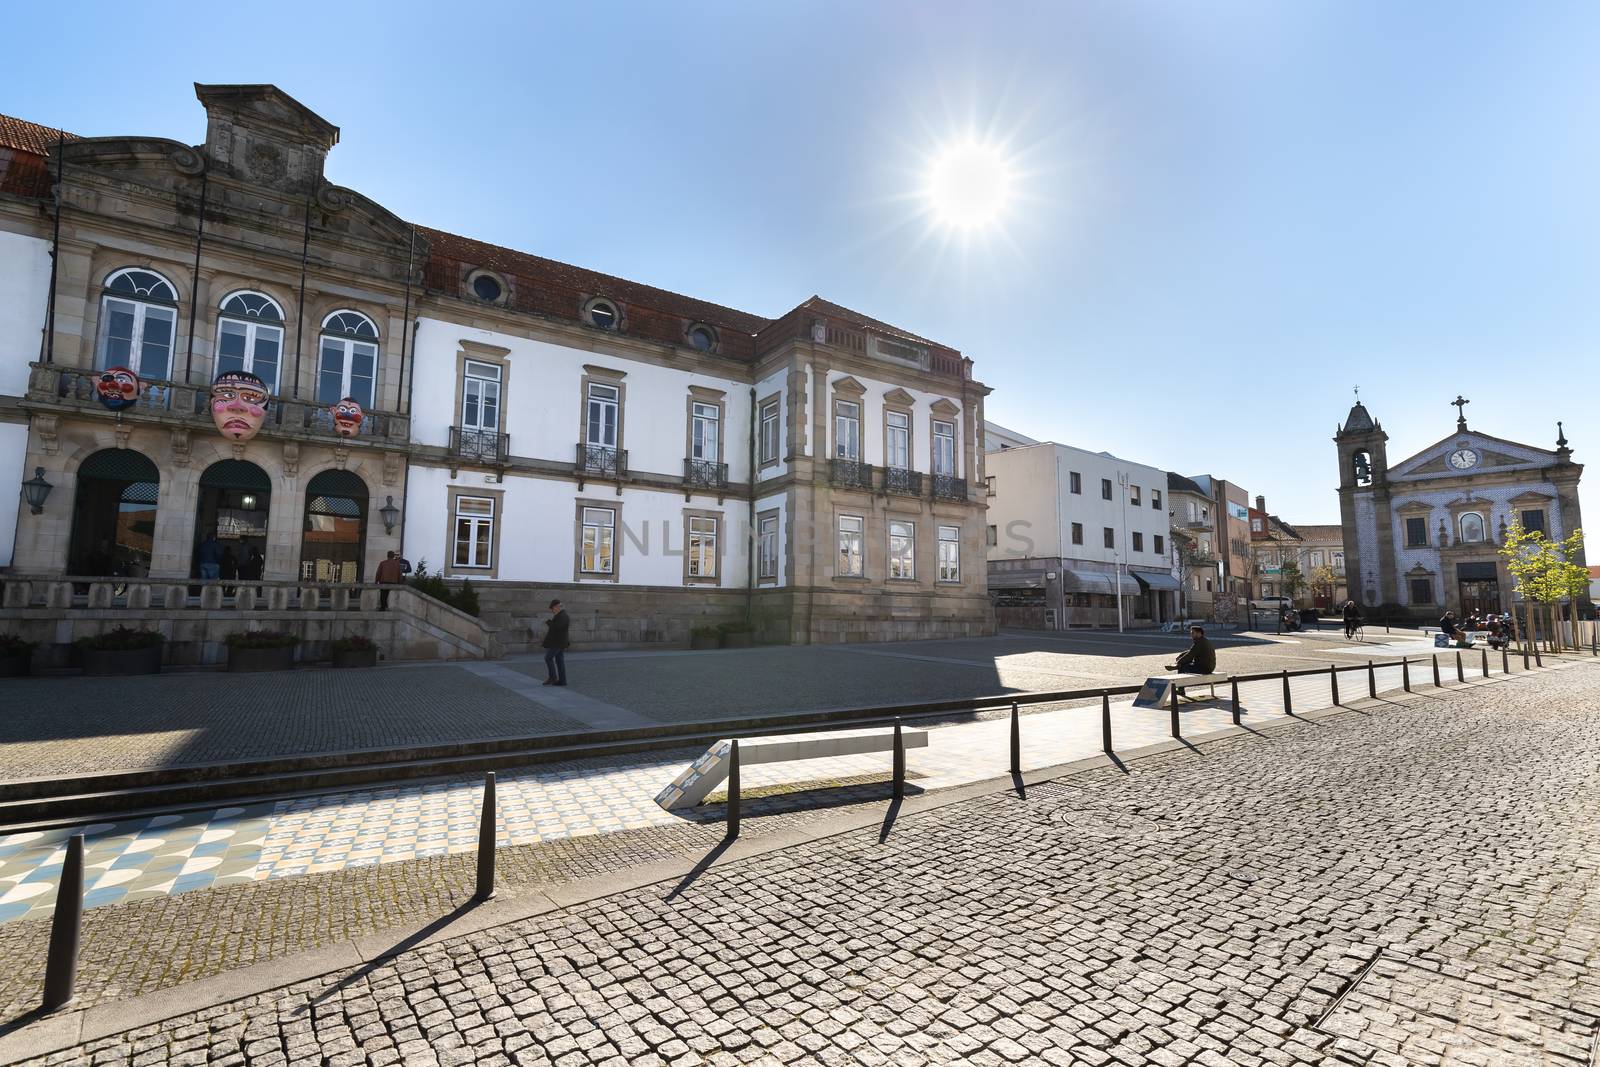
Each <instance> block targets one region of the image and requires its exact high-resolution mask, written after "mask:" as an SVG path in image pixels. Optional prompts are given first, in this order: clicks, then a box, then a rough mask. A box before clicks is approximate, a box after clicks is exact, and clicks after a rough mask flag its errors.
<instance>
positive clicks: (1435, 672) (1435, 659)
mask: <svg viewBox="0 0 1600 1067" xmlns="http://www.w3.org/2000/svg"><path fill="white" fill-rule="evenodd" d="M1443 684H1444V683H1442V682H1440V681H1439V653H1437V652H1435V653H1434V654H1433V687H1434V688H1435V689H1438V688H1440V687H1441V686H1442V685H1443Z"/></svg>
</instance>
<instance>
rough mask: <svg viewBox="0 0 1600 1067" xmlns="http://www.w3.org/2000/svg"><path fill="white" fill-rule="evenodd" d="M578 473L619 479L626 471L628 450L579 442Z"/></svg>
mask: <svg viewBox="0 0 1600 1067" xmlns="http://www.w3.org/2000/svg"><path fill="white" fill-rule="evenodd" d="M578 473H579V474H592V475H593V476H594V477H596V478H606V479H610V480H614V481H621V480H622V479H623V478H624V477H625V476H626V475H627V473H628V450H627V449H626V448H607V447H606V446H604V445H590V444H584V443H582V442H579V444H578Z"/></svg>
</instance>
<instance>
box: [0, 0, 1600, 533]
mask: <svg viewBox="0 0 1600 1067" xmlns="http://www.w3.org/2000/svg"><path fill="white" fill-rule="evenodd" d="M558 8H559V10H558ZM104 10H105V12H108V13H109V12H112V11H115V12H116V15H115V17H109V15H106V14H102V15H98V16H97V15H93V14H91V13H90V12H89V11H88V10H87V9H83V10H72V11H69V9H68V8H66V7H61V6H54V7H52V6H50V5H40V4H32V5H25V6H23V7H22V8H19V9H17V10H13V11H11V12H10V13H9V14H8V16H7V19H8V28H9V29H10V30H11V38H12V39H13V40H14V41H31V42H35V45H36V46H34V47H29V48H26V49H21V48H13V49H11V50H10V53H9V54H8V56H7V62H6V65H5V69H4V70H3V71H0V111H6V112H9V113H11V114H15V115H19V116H22V117H24V118H28V119H32V120H34V121H37V122H43V123H48V124H59V125H62V126H65V127H66V128H67V129H69V130H72V131H74V132H77V133H81V134H85V135H113V134H131V133H146V134H155V135H161V136H168V137H174V138H178V139H181V140H186V141H189V142H198V141H199V140H200V139H201V138H202V136H203V133H204V122H203V115H202V112H201V110H200V108H199V105H198V103H197V102H196V101H195V99H194V96H193V91H192V89H191V87H190V83H191V82H194V81H206V82H256V81H270V82H275V83H277V84H278V85H280V86H282V87H283V88H284V89H285V90H287V91H288V92H289V93H291V94H292V95H294V96H295V97H297V98H298V99H300V100H301V101H303V102H304V103H305V104H307V105H308V106H310V107H311V108H313V109H315V110H316V111H318V112H319V113H321V114H322V115H323V116H324V117H326V118H327V119H329V120H330V121H332V122H334V123H336V124H338V125H339V126H340V127H342V129H343V141H342V143H341V144H340V145H339V146H338V147H337V148H335V149H334V152H333V155H332V157H331V160H330V164H329V175H330V177H331V178H332V179H333V180H335V181H338V182H341V183H343V184H346V185H349V186H352V187H354V188H356V189H359V190H360V191H362V192H363V193H366V194H367V195H369V196H371V197H372V198H374V199H375V200H377V201H379V202H380V203H382V204H384V205H386V206H388V207H389V208H391V209H392V210H394V211H395V212H397V213H398V214H400V215H402V216H403V217H406V218H409V219H412V220H415V221H417V222H422V223H427V224H430V225H433V226H438V227H441V228H445V229H450V230H454V231H456V232H458V233H463V234H467V235H470V236H473V237H479V238H483V239H487V240H492V241H495V242H498V243H501V244H506V245H510V246H513V247H516V248H520V249H525V250H528V251H531V252H536V253H539V254H541V255H546V256H551V257H554V258H557V259H563V260H567V261H570V262H574V263H579V264H582V265H584V266H588V267H592V268H596V269H599V270H604V271H608V272H612V273H615V274H620V275H624V276H626V277H629V278H634V279H637V280H640V281H645V282H649V283H652V284H656V285H660V286H663V287H666V288H670V289H676V290H679V291H682V292H685V293H690V294H693V295H696V296H700V297H703V298H707V299H711V300H716V301H719V302H722V303H725V304H729V305H732V306H734V307H738V308H742V309H745V310H748V311H752V312H756V313H760V314H766V315H777V314H780V313H782V312H783V311H785V310H787V309H788V308H790V307H792V306H794V305H795V304H796V303H798V302H800V301H801V300H803V299H804V298H805V297H807V296H809V295H810V294H812V293H813V292H816V293H820V294H822V295H823V296H825V297H827V298H829V299H831V300H835V301H838V302H840V303H843V304H846V305H849V306H851V307H855V308H858V309H860V310H862V311H864V312H866V313H868V314H871V315H874V316H876V317H879V318H882V319H885V320H888V321H890V322H893V323H896V324H898V325H901V326H903V327H905V328H906V329H909V330H912V331H914V332H917V333H921V334H924V335H926V336H930V337H934V338H937V339H939V340H940V341H943V342H945V343H947V344H950V345H953V346H955V347H958V348H960V349H961V350H962V351H963V352H965V353H966V354H967V355H969V356H971V357H972V358H973V359H974V360H975V361H976V363H977V372H978V375H979V377H980V378H981V379H982V380H983V381H984V382H986V383H987V384H988V385H990V386H991V387H993V389H994V391H995V392H994V395H993V397H991V402H990V407H989V414H990V416H991V417H992V418H994V419H995V420H996V421H999V422H1001V423H1004V424H1007V425H1010V426H1012V427H1013V428H1015V429H1018V430H1021V431H1023V432H1025V433H1029V434H1032V435H1034V436H1037V437H1047V438H1054V439H1056V440H1060V441H1063V442H1066V443H1069V444H1074V445H1078V446H1082V447H1087V448H1092V449H1106V450H1109V451H1112V452H1115V453H1118V454H1121V455H1125V456H1128V457H1129V458H1133V459H1138V460H1141V461H1143V462H1148V463H1153V464H1156V465H1158V466H1162V467H1166V468H1169V469H1176V470H1179V471H1182V472H1186V473H1202V472H1209V473H1212V474H1215V475H1218V476H1220V477H1226V478H1229V479H1232V480H1234V481H1237V482H1239V483H1241V484H1242V485H1244V487H1245V488H1246V489H1247V490H1248V491H1249V492H1250V493H1252V494H1254V493H1257V492H1261V493H1264V494H1265V495H1266V496H1267V499H1268V504H1269V507H1270V508H1271V509H1272V510H1273V511H1276V512H1278V513H1279V514H1281V515H1283V516H1284V517H1285V518H1287V519H1289V520H1291V521H1301V522H1332V521H1335V520H1336V518H1337V513H1338V510H1337V509H1338V505H1337V498H1336V496H1335V494H1334V486H1335V485H1336V483H1337V470H1336V463H1335V459H1334V452H1333V446H1332V444H1331V442H1330V440H1329V438H1330V437H1331V435H1332V433H1333V430H1334V427H1335V424H1336V423H1337V422H1338V421H1339V420H1340V419H1341V418H1342V417H1343V415H1344V414H1345V412H1346V410H1347V409H1348V407H1349V404H1350V400H1351V391H1350V390H1351V386H1352V385H1355V384H1359V385H1360V386H1361V395H1362V397H1363V398H1364V399H1365V400H1366V401H1367V404H1368V406H1369V407H1370V408H1371V410H1372V412H1373V414H1374V415H1375V416H1376V417H1378V418H1379V419H1381V420H1382V421H1383V423H1384V425H1385V428H1386V429H1387V430H1388V431H1389V433H1390V435H1391V438H1390V456H1391V458H1392V459H1394V460H1398V459H1400V458H1402V457H1404V456H1406V455H1409V454H1410V453H1411V452H1412V451H1414V450H1415V449H1417V448H1420V447H1422V446H1424V445H1426V444H1428V443H1431V442H1432V441H1433V440H1435V439H1437V438H1439V437H1442V436H1443V435H1444V434H1446V433H1448V432H1450V430H1451V428H1452V426H1453V419H1454V416H1455V410H1454V409H1453V408H1451V407H1450V406H1449V404H1448V402H1449V401H1450V400H1451V399H1452V398H1454V397H1455V395H1456V394H1457V392H1462V393H1465V394H1466V395H1467V396H1468V397H1469V398H1471V400H1472V405H1471V406H1470V407H1469V408H1468V414H1469V417H1470V419H1471V421H1472V423H1473V425H1474V427H1475V428H1481V429H1483V430H1485V431H1487V432H1490V433H1494V434H1497V435H1499V436H1505V437H1511V438H1515V439H1519V440H1525V441H1528V442H1531V443H1534V444H1541V445H1545V446H1547V447H1550V446H1552V445H1553V442H1554V439H1555V420H1556V419H1557V418H1563V419H1565V420H1566V425H1567V434H1568V436H1569V437H1570V438H1571V439H1572V442H1573V446H1574V448H1575V449H1576V450H1577V458H1578V459H1579V460H1593V459H1596V458H1600V425H1597V424H1596V420H1595V419H1593V418H1592V417H1591V411H1592V406H1593V404H1594V402H1595V393H1596V389H1595V385H1596V379H1597V375H1600V372H1597V369H1596V368H1597V366H1600V363H1597V359H1596V353H1597V351H1600V225H1597V223H1600V207H1597V204H1600V120H1597V115H1600V106H1597V105H1600V91H1597V90H1600V63H1597V62H1596V59H1595V57H1596V56H1597V55H1600V4H1595V3H1592V2H1573V3H1560V2H1554V0H1540V2H1538V3H1533V4H1515V3H1511V4H1508V3H1502V2H1494V3H1490V2H1465V3H1462V2H1450V3H1445V2H1422V0H1419V2H1414V3H1393V2H1388V0H1381V2H1377V0H1375V2H1362V0H1337V2H1313V0H1292V2H1278V3H1270V4H1269V3H1179V2H1171V3H1162V4H1153V3H1137V2H1130V0H1115V2H1106V3H1064V2H1063V3H1049V4H1038V5H1030V4H977V3H964V4H955V3H937V2H935V3H927V2H922V3H910V2H904V3H902V2H875V3H870V4H861V3H838V4H832V3H809V4H802V3H759V4H752V3H727V4H696V3H648V4H646V3H641V4H615V3H612V4H592V5H529V4H520V3H518V4H503V3H500V2H498V0H480V2H478V3H473V4H446V5H437V4H429V5H426V6H424V5H417V4H403V3H390V4H369V5H364V6H363V5H356V4H334V3H321V4H317V5H307V6H305V7H303V8H300V9H296V7H295V5H293V4H289V3H280V4H275V5H269V6H267V7H260V6H253V7H251V6H247V7H237V6H228V5H224V6H221V7H218V6H215V5H208V6H206V7H205V8H203V9H202V8H199V7H196V8H194V9H193V10H179V9H177V8H175V7H168V6H166V5H160V4H156V5H144V6H140V7H137V8H130V7H128V6H127V5H117V6H116V7H114V8H113V7H110V6H107V7H106V8H105V9H104ZM969 130H976V131H978V132H979V133H981V134H984V135H987V136H990V137H994V138H1003V139H1004V140H1005V142H1006V143H1007V145H1008V146H1009V150H1010V152H1011V153H1012V154H1013V157H1014V160H1015V167H1016V170H1017V173H1018V176H1017V196H1016V198H1015V199H1014V200H1013V203H1012V205H1011V206H1010V208H1009V209H1008V211H1007V213H1006V214H1005V216H1004V217H1003V219H1002V222H1001V225H1000V226H999V227H998V229H997V230H995V231H994V232H993V233H992V234H989V235H986V236H983V237H979V238H974V239H970V240H968V241H965V242H960V241H953V240H949V239H948V237H947V235H945V234H942V233H940V232H938V231H935V230H932V229H931V228H930V223H929V221H928V219H927V217H926V214H925V213H924V212H922V211H921V210H920V206H919V201H917V200H916V198H915V196H914V195H913V194H914V193H915V190H916V189H917V188H918V187H919V185H920V183H921V181H922V177H923V174H924V172H925V169H926V163H927V159H928V157H929V156H930V155H931V154H932V153H933V152H935V151H936V150H937V147H938V146H939V145H940V144H941V143H943V142H945V141H948V140H950V139H951V138H954V137H958V136H960V135H961V134H963V133H964V132H967V131H969ZM1586 488H1587V491H1586V492H1585V494H1584V495H1585V498H1586V503H1587V505H1588V507H1587V510H1588V513H1589V515H1590V517H1591V521H1594V522H1600V468H1596V469H1595V470H1594V471H1591V472H1590V475H1589V484H1588V486H1587V487H1586Z"/></svg>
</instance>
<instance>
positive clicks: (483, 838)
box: [472, 771, 495, 900]
mask: <svg viewBox="0 0 1600 1067" xmlns="http://www.w3.org/2000/svg"><path fill="white" fill-rule="evenodd" d="M494 822H495V819H494V772H493V771H485V772H483V814H482V816H480V817H479V819H478V888H477V891H476V892H474V893H473V894H472V899H473V900H488V899H489V898H490V897H492V896H494Z"/></svg>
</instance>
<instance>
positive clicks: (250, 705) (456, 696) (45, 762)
mask: <svg viewBox="0 0 1600 1067" xmlns="http://www.w3.org/2000/svg"><path fill="white" fill-rule="evenodd" d="M1184 643H1185V642H1184V641H1183V640H1182V639H1180V638H1177V637H1173V636H1169V635H1159V634H1129V635H1126V636H1120V635H1117V634H1109V633H1090V634H1059V635H1057V634H1041V635H1021V636H1016V635H1003V636H1000V637H995V638H981V639H972V640H964V641H924V642H908V643H898V644H878V645H851V646H786V647H775V648H756V649H747V650H737V651H735V650H730V651H719V652H670V651H669V652H643V653H626V652H616V653H613V652H594V653H583V652H578V653H574V654H573V655H572V656H570V657H569V659H568V664H569V668H568V670H569V674H570V676H571V681H572V684H571V686H570V688H569V689H568V690H565V691H563V690H548V689H542V687H539V686H537V685H534V686H533V687H531V688H530V687H529V686H528V685H527V684H526V680H527V679H529V678H536V679H540V680H542V678H543V676H544V664H543V661H542V660H540V659H536V658H533V657H513V658H510V659H507V660H505V661H503V662H502V663H500V664H495V665H493V666H494V667H496V668H504V670H503V672H502V671H501V670H498V669H497V670H495V671H493V672H492V673H489V674H484V675H480V674H477V673H474V671H473V669H472V668H471V667H468V666H457V665H452V664H444V663H441V664H428V665H417V666H411V665H403V666H392V667H387V666H386V667H383V668H380V669H377V670H371V671H360V672H349V671H339V672H330V671H328V670H319V669H302V670H296V671H294V672H292V673H285V674H271V675H244V676H238V675H235V676H229V675H223V674H216V673H211V672H189V673H181V672H180V673H169V674H162V675H156V676H152V677H145V678H80V677H70V676H69V677H54V678H18V679H0V707H4V708H5V709H6V714H5V715H3V716H0V781H3V780H6V779H14V778H27V777H61V776H64V775H69V774H76V773H87V772H94V771H109V770H121V769H129V768H143V767H168V766H175V765H179V764H193V763H219V762H229V761H235V760H245V759H261V758H270V757H278V756H290V755H297V754H304V753H316V752H336V751H343V750H348V749H365V748H389V747H397V746H406V745H423V744H442V743H450V742H454V741H465V740H474V739H482V738H495V737H523V736H531V735H536V734H547V733H570V732H575V731H580V730H582V729H584V728H585V727H586V726H588V725H590V723H591V722H593V724H594V725H595V726H598V727H600V728H607V727H612V726H615V725H617V720H618V714H617V712H618V709H624V712H625V713H626V714H627V715H628V718H629V720H630V721H629V723H628V724H629V725H634V724H643V725H649V724H651V723H674V722H684V721H702V720H708V719H716V718H725V717H730V716H742V715H748V714H750V713H757V712H759V713H769V712H781V711H787V710H792V711H803V710H812V709H817V708H833V707H857V706H860V705H864V704H896V703H908V702H912V701H916V700H924V699H939V700H944V699H950V698H958V697H964V696H989V695H993V694H996V693H1001V692H1006V691H1038V690H1048V689H1074V688H1088V687H1093V686H1098V685H1119V684H1129V683H1131V682H1136V681H1139V680H1142V679H1143V678H1145V677H1146V676H1148V675H1150V674H1159V673H1160V672H1161V667H1162V664H1163V663H1169V662H1171V661H1172V659H1173V657H1174V656H1175V655H1176V651H1177V650H1178V649H1180V648H1182V647H1183V645H1184ZM1218 646H1219V655H1218V659H1219V665H1220V669H1222V670H1224V671H1234V672H1241V673H1242V672H1248V671H1264V670H1278V669H1280V668H1283V667H1288V668H1300V667H1306V666H1310V665H1311V664H1312V663H1315V662H1323V663H1326V662H1328V661H1330V660H1331V659H1333V658H1334V657H1333V656H1332V655H1331V654H1330V650H1331V649H1332V648H1334V647H1335V646H1334V645H1332V644H1330V643H1328V642H1326V641H1324V640H1316V641H1311V640H1308V641H1305V642H1300V643H1290V642H1282V643H1280V642H1277V641H1271V640H1266V639H1257V640H1252V641H1247V642H1242V643H1241V642H1240V641H1239V640H1237V639H1234V638H1219V641H1218ZM1341 661H1343V660H1342V657H1341ZM480 666H481V665H480ZM912 668H914V669H912ZM512 675H514V676H515V677H516V678H517V679H518V682H519V684H518V685H517V686H516V687H512V686H508V685H505V684H498V683H497V681H496V679H501V680H503V679H505V678H506V677H507V676H512ZM758 680H759V684H757V681H758ZM774 693H781V694H782V697H781V698H780V699H779V700H777V701H776V702H775V701H774V698H773V694H774Z"/></svg>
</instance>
